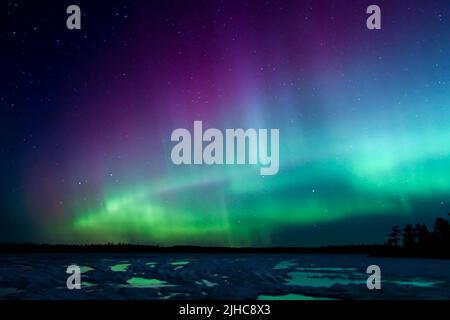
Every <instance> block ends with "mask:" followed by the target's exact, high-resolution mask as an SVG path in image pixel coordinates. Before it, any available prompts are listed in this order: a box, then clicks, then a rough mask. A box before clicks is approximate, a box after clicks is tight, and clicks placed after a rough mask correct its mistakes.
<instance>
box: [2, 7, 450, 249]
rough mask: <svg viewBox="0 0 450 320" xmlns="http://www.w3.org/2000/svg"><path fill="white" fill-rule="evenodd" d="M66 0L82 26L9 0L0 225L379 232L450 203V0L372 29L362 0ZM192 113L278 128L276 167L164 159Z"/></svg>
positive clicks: (183, 233) (203, 232) (109, 237)
mask: <svg viewBox="0 0 450 320" xmlns="http://www.w3.org/2000/svg"><path fill="white" fill-rule="evenodd" d="M75 2H78V3H79V5H80V7H81V10H82V13H83V22H82V30H80V31H68V30H67V29H65V20H64V19H65V18H66V15H65V7H66V6H67V5H68V4H70V3H68V2H67V3H66V2H64V1H60V2H58V3H56V2H55V3H53V2H51V1H33V2H30V1H26V2H20V1H18V2H11V3H9V4H8V5H6V4H5V5H2V10H1V12H2V21H3V22H2V23H3V24H4V27H2V28H1V31H0V36H1V37H0V41H2V53H0V66H1V70H2V72H1V75H0V77H1V79H2V80H1V81H2V82H1V83H2V86H1V88H0V106H1V119H0V126H1V128H2V129H1V130H0V133H1V140H0V141H1V149H0V152H1V160H0V165H1V170H2V179H1V182H0V191H1V193H2V202H3V204H2V211H1V212H0V222H1V226H0V230H1V234H0V241H37V242H50V243H88V242H96V243H103V242H139V243H149V244H159V245H176V244H199V245H225V246H271V245H322V244H343V243H346V244H348V243H372V242H382V241H384V237H385V235H386V233H387V232H388V231H389V229H390V227H391V226H392V224H397V223H399V224H401V223H403V222H404V221H407V222H409V221H412V222H416V221H420V222H422V221H423V222H428V221H429V220H430V219H433V218H434V217H435V216H437V215H439V214H445V213H447V212H449V211H450V205H449V204H450V182H449V181H450V158H449V154H450V125H449V124H450V41H449V39H450V20H449V19H450V6H449V4H448V1H445V0H442V1H436V0H435V1H425V0H423V1H422V0H420V1H419V0H415V1H406V0H405V1H376V3H377V4H378V5H379V6H380V7H381V9H382V30H371V31H369V30H367V28H366V26H365V23H366V18H367V15H366V13H365V9H366V8H367V6H368V5H370V4H372V2H373V1H337V0H335V1H304V0H296V1H290V0H289V1H286V0H284V1H281V0H280V1H257V0H254V1H234V0H224V1H198V0H193V1H153V0H152V1H108V4H104V3H103V2H102V3H100V2H101V1H75ZM93 2H96V4H95V3H93ZM39 3H41V4H42V5H40V4H39ZM196 120H201V121H203V124H204V126H207V127H209V128H219V129H225V128H278V129H279V130H280V131H279V132H280V167H279V172H278V174H276V175H273V176H261V175H260V174H259V166H256V167H255V166H240V165H234V166H233V165H232V166H227V165H222V166H203V165H197V166H196V165H191V166H176V165H174V164H173V163H172V162H171V160H170V152H171V149H172V147H173V145H174V144H173V142H171V141H170V136H171V133H172V131H173V130H174V129H177V128H191V127H192V124H193V122H194V121H196Z"/></svg>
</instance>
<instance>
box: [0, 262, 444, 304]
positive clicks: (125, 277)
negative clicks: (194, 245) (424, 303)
mask: <svg viewBox="0 0 450 320" xmlns="http://www.w3.org/2000/svg"><path fill="white" fill-rule="evenodd" d="M72 264H76V265H78V266H80V267H81V271H82V275H81V280H82V288H81V289H80V290H68V289H67V288H66V279H67V277H68V276H69V275H68V274H66V273H65V271H66V268H67V266H69V265H72ZM372 264H375V265H378V266H380V268H381V274H382V290H368V289H367V286H366V280H367V278H368V276H369V275H367V274H366V268H367V266H369V265H372ZM449 298H450V260H426V259H393V258H369V257H366V256H365V255H348V254H67V255H64V254H26V255H25V254H24V255H0V299H140V300H142V299H146V300H147V299H301V300H316V299H449Z"/></svg>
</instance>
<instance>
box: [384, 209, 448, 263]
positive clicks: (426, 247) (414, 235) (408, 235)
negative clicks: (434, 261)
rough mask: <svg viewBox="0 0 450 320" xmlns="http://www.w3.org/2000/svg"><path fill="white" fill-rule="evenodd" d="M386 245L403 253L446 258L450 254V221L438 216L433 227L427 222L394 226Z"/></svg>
mask: <svg viewBox="0 0 450 320" xmlns="http://www.w3.org/2000/svg"><path fill="white" fill-rule="evenodd" d="M448 215H449V216H450V214H448ZM386 245H387V246H388V247H390V248H391V249H394V251H393V252H395V250H396V251H397V252H398V253H402V255H408V256H426V257H437V258H440V257H442V258H445V257H449V256H450V223H449V221H448V220H447V219H444V218H442V217H438V218H436V220H435V222H434V225H433V229H432V230H429V229H428V227H427V225H425V224H423V223H422V224H420V223H418V224H416V225H412V224H407V225H406V226H404V227H403V228H401V227H400V226H398V225H395V226H393V227H392V231H391V233H390V234H389V235H388V240H387V242H386Z"/></svg>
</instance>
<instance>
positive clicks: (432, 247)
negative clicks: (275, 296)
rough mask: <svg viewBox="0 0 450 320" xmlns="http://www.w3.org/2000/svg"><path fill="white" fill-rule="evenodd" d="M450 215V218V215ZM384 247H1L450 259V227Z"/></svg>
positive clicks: (418, 228) (2, 247) (395, 235)
mask: <svg viewBox="0 0 450 320" xmlns="http://www.w3.org/2000/svg"><path fill="white" fill-rule="evenodd" d="M449 215H450V214H449ZM387 236H388V239H387V241H386V242H385V243H384V244H373V245H361V244H356V245H347V246H323V247H267V248H261V247H243V248H239V247H200V246H172V247H161V246H158V245H146V244H128V243H106V244H78V245H67V244H66V245H65V244H36V243H0V253H4V254H5V253H6V254H18V253H65V254H68V253H72V254H73V253H119V254H130V253H172V254H178V253H181V254H183V253H209V254H214V253H242V254H251V253H255V254H265V253H270V254H273V253H284V254H290V253H306V254H314V253H330V254H368V255H370V256H373V257H397V258H401V257H414V258H433V259H450V223H449V221H448V220H446V219H444V218H436V220H435V223H434V225H433V227H432V230H430V229H429V228H428V226H426V225H425V224H420V223H418V224H416V225H412V224H407V225H406V226H404V227H403V228H402V227H400V226H398V225H395V226H394V227H393V228H392V231H391V233H390V234H388V235H387Z"/></svg>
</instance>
